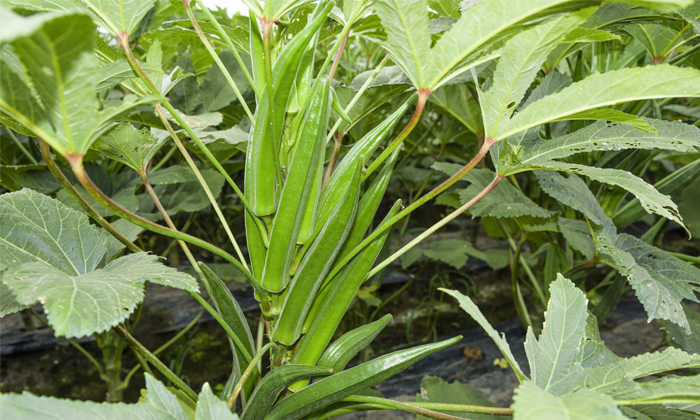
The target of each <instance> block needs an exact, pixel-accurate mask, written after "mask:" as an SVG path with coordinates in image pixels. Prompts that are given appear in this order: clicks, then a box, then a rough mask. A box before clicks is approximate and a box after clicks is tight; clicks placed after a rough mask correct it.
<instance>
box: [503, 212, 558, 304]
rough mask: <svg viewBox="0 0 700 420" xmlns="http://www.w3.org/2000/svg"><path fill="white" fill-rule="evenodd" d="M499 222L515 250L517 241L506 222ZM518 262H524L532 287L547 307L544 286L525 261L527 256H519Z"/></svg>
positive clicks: (524, 268)
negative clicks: (543, 291) (511, 234)
mask: <svg viewBox="0 0 700 420" xmlns="http://www.w3.org/2000/svg"><path fill="white" fill-rule="evenodd" d="M498 223H499V224H500V226H501V229H502V230H503V233H504V234H505V235H506V239H507V240H508V244H510V247H511V249H512V250H513V251H515V250H516V249H517V248H518V246H517V245H516V244H515V241H514V240H513V238H512V237H511V236H510V233H508V229H506V226H505V224H504V223H503V221H502V220H500V219H499V220H498ZM518 263H519V264H522V266H523V270H525V274H527V276H528V278H529V279H530V283H532V287H533V288H534V289H535V292H536V293H537V297H538V298H539V299H540V302H541V303H542V306H543V307H545V308H546V307H547V299H546V298H545V297H544V293H542V288H540V284H539V283H538V282H537V278H536V277H535V275H534V274H533V272H532V270H531V269H530V265H529V264H528V263H527V261H525V257H523V256H522V255H521V256H520V258H518Z"/></svg>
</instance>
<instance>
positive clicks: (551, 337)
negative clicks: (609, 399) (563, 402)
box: [525, 274, 588, 394]
mask: <svg viewBox="0 0 700 420" xmlns="http://www.w3.org/2000/svg"><path fill="white" fill-rule="evenodd" d="M549 293H550V296H551V299H550V301H549V305H548V307H547V312H545V321H544V328H543V329H542V333H541V334H540V336H539V338H536V337H535V334H534V333H533V332H532V328H528V331H527V340H526V341H525V352H526V353H527V358H528V361H529V362H530V377H531V379H532V382H533V384H535V385H537V386H538V387H539V388H541V389H543V390H544V391H547V392H550V393H554V394H556V393H557V390H559V389H569V385H568V383H569V382H571V381H573V380H574V378H575V377H576V375H577V372H578V371H579V370H580V369H581V367H580V365H578V364H577V363H576V361H577V356H578V354H579V350H580V345H581V342H582V341H583V338H584V336H585V329H586V319H587V318H588V306H587V301H586V297H585V296H584V295H583V293H582V292H581V291H580V290H579V289H578V288H577V287H576V286H575V285H574V284H573V283H572V282H570V281H569V280H567V279H565V278H564V277H563V276H562V275H561V274H559V275H558V278H557V280H556V281H554V282H552V283H551V285H550V287H549Z"/></svg>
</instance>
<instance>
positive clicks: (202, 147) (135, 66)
mask: <svg viewBox="0 0 700 420" xmlns="http://www.w3.org/2000/svg"><path fill="white" fill-rule="evenodd" d="M120 41H121V45H122V48H123V49H124V52H125V53H126V58H127V60H128V61H129V64H131V67H132V69H133V70H134V72H135V73H136V74H137V75H138V76H139V77H140V78H141V80H143V81H144V82H145V83H146V84H147V85H148V86H149V87H150V89H151V91H152V92H153V93H155V94H160V93H159V91H158V89H157V88H156V87H155V85H154V84H153V82H152V81H151V79H149V78H148V76H147V75H146V73H145V72H144V71H143V69H142V68H141V66H139V63H138V62H137V61H136V58H135V57H134V54H133V53H132V51H131V47H129V42H128V37H127V40H126V41H124V40H123V39H120ZM161 105H162V106H163V107H165V109H167V110H168V112H169V113H170V115H172V117H173V118H175V121H177V123H178V124H179V125H180V127H182V128H183V129H184V130H185V131H186V132H187V134H188V135H189V136H190V138H191V139H192V140H193V141H194V142H195V143H196V144H197V147H199V149H200V150H201V151H202V153H204V155H205V156H206V157H207V159H209V161H210V162H211V163H212V165H214V167H215V168H216V169H217V170H218V171H219V172H220V173H221V175H223V176H224V178H225V179H226V181H227V182H228V183H229V185H231V188H233V190H234V191H235V192H236V194H237V195H238V197H239V198H240V199H241V202H243V205H244V206H246V208H247V207H248V202H247V201H246V199H245V196H243V192H242V191H241V190H240V189H239V188H238V186H237V185H236V183H235V182H233V179H231V177H230V176H229V174H228V172H226V170H225V169H224V167H223V166H221V164H220V163H219V161H218V160H217V159H216V157H214V155H213V154H212V153H211V152H210V151H209V149H207V146H205V145H204V143H202V141H201V140H200V139H199V137H198V136H197V135H196V134H195V133H194V131H192V129H191V128H190V126H189V125H188V124H187V123H186V122H185V121H184V120H183V119H182V117H180V114H178V113H177V111H175V108H173V106H172V105H170V102H168V101H167V100H165V101H163V102H162V103H161ZM168 124H169V123H168ZM166 127H167V126H166ZM171 135H172V134H171ZM173 140H175V141H176V145H177V142H178V141H179V140H177V137H175V138H173ZM181 150H182V149H181ZM185 150H186V149H185ZM183 155H184V154H183ZM187 156H189V153H188V154H187ZM242 260H243V259H242ZM243 262H244V263H245V260H243Z"/></svg>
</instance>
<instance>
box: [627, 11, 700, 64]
mask: <svg viewBox="0 0 700 420" xmlns="http://www.w3.org/2000/svg"><path fill="white" fill-rule="evenodd" d="M684 24H685V22H680V21H674V20H665V21H660V22H647V23H633V24H629V25H626V26H625V27H624V30H625V31H626V32H627V33H629V34H630V35H632V36H633V37H634V38H635V39H636V40H637V41H639V43H640V44H642V45H643V46H644V49H645V50H647V52H648V53H649V54H650V55H651V56H652V57H654V58H662V57H664V56H666V55H667V54H668V53H669V52H670V51H672V50H673V49H674V48H677V47H678V46H679V45H681V44H683V43H684V42H686V41H687V40H688V39H689V38H691V37H692V36H694V35H695V34H694V33H693V31H689V30H683V27H684V26H685V25H684Z"/></svg>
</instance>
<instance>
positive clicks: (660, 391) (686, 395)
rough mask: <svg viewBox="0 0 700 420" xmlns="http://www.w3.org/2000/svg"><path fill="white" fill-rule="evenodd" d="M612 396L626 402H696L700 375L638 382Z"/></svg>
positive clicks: (699, 386) (699, 393)
mask: <svg viewBox="0 0 700 420" xmlns="http://www.w3.org/2000/svg"><path fill="white" fill-rule="evenodd" d="M614 398H615V399H616V400H619V401H624V402H625V403H628V404H668V403H671V404H684V403H690V404H696V403H697V402H698V399H700V376H698V375H695V376H674V375H669V376H665V377H663V378H661V379H658V380H655V381H651V382H640V383H638V384H637V386H636V387H635V388H634V389H632V390H629V391H627V392H621V393H617V394H615V396H614Z"/></svg>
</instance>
